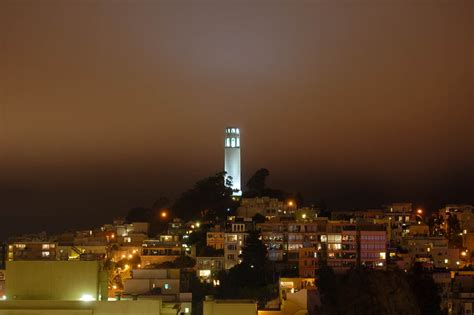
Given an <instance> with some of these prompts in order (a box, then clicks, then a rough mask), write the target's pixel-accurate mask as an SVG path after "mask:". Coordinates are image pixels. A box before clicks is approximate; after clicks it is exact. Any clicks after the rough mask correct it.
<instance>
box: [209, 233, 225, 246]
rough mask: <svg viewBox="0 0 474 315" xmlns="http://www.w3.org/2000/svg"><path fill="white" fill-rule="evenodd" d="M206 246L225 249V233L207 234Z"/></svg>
mask: <svg viewBox="0 0 474 315" xmlns="http://www.w3.org/2000/svg"><path fill="white" fill-rule="evenodd" d="M206 245H207V246H210V247H213V248H215V249H224V232H207V235H206Z"/></svg>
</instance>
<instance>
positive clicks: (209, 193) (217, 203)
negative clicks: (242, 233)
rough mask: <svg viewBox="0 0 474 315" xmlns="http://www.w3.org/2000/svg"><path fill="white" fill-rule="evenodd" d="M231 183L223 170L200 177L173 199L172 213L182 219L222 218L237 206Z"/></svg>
mask: <svg viewBox="0 0 474 315" xmlns="http://www.w3.org/2000/svg"><path fill="white" fill-rule="evenodd" d="M231 185H232V179H231V178H230V177H226V176H225V172H221V173H217V174H215V175H214V176H210V177H208V178H205V179H202V180H200V181H198V182H197V183H196V184H195V185H194V187H193V188H191V189H189V190H187V191H186V192H184V193H183V194H182V195H181V197H179V198H178V199H177V200H176V201H175V203H174V205H173V207H172V213H173V215H174V216H176V217H179V218H181V219H184V220H191V219H198V218H204V219H215V218H216V217H219V218H224V217H225V216H226V215H227V214H229V213H231V212H232V211H233V210H234V209H235V208H236V206H237V203H236V202H235V201H234V200H233V199H232V193H233V191H232V189H231V188H230V186H231Z"/></svg>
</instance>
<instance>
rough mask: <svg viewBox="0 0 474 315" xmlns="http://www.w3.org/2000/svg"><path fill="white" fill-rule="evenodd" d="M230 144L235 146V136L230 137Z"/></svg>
mask: <svg viewBox="0 0 474 315" xmlns="http://www.w3.org/2000/svg"><path fill="white" fill-rule="evenodd" d="M230 146H231V147H232V148H235V138H231V139H230Z"/></svg>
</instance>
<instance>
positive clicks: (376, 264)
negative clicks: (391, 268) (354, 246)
mask: <svg viewBox="0 0 474 315" xmlns="http://www.w3.org/2000/svg"><path fill="white" fill-rule="evenodd" d="M358 233H359V237H358V238H359V246H358V247H359V253H360V258H359V259H360V264H361V265H362V266H366V267H371V268H377V269H380V268H385V267H386V255H387V234H386V230H385V227H384V226H380V225H364V226H359V227H358Z"/></svg>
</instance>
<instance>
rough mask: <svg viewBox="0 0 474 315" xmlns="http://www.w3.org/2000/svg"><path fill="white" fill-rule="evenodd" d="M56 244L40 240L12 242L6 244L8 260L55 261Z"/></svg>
mask: <svg viewBox="0 0 474 315" xmlns="http://www.w3.org/2000/svg"><path fill="white" fill-rule="evenodd" d="M57 245H58V244H57V243H56V242H50V241H40V240H28V239H24V240H21V239H19V240H14V241H12V242H9V243H8V260H9V261H17V260H56V259H57V248H58V247H57Z"/></svg>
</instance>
